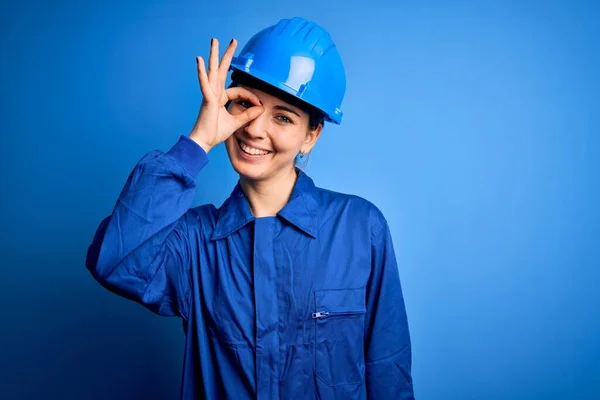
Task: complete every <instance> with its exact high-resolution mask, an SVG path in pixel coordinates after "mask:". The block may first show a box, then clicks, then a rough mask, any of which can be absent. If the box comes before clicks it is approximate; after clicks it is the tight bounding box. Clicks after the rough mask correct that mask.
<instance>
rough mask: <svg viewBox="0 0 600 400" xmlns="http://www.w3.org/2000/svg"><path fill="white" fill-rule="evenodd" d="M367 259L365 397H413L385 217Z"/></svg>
mask: <svg viewBox="0 0 600 400" xmlns="http://www.w3.org/2000/svg"><path fill="white" fill-rule="evenodd" d="M381 218H382V219H383V217H381ZM371 260H372V269H371V276H370V278H369V282H368V284H367V294H366V296H367V298H366V301H367V313H366V315H365V330H366V331H365V369H366V371H365V373H366V383H367V393H368V395H367V398H369V399H382V400H383V399H386V400H389V399H402V400H409V399H414V391H413V382H412V376H411V364H412V352H411V341H410V335H409V329H408V321H407V315H406V309H405V305H404V298H403V294H402V288H401V285H400V276H399V273H398V266H397V263H396V256H395V252H394V246H393V243H392V238H391V234H390V230H389V227H388V225H387V223H386V222H385V220H384V221H383V226H382V227H381V228H380V229H379V231H378V232H377V233H376V234H374V235H373V238H372V242H371Z"/></svg>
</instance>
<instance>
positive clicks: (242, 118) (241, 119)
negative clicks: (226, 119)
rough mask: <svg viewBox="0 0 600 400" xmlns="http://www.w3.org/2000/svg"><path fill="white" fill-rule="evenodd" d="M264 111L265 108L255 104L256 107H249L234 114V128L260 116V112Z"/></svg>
mask: <svg viewBox="0 0 600 400" xmlns="http://www.w3.org/2000/svg"><path fill="white" fill-rule="evenodd" d="M264 111H265V109H264V108H263V107H261V106H257V107H252V108H249V109H247V110H246V111H244V112H243V113H241V114H238V115H234V116H233V119H234V120H235V124H234V125H235V128H234V130H238V129H239V128H241V127H242V126H244V125H246V124H247V123H249V122H251V121H252V120H254V119H256V118H258V117H259V116H260V114H262V113H263V112H264Z"/></svg>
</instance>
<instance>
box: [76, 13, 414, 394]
mask: <svg viewBox="0 0 600 400" xmlns="http://www.w3.org/2000/svg"><path fill="white" fill-rule="evenodd" d="M235 48H236V41H235V40H232V42H231V43H230V44H229V46H228V48H227V50H226V52H225V54H224V55H223V58H222V60H221V61H220V63H219V60H218V54H219V44H218V42H217V40H213V41H212V45H211V51H210V56H209V63H208V72H206V68H205V64H204V61H203V59H202V58H198V59H197V63H198V77H199V81H200V87H201V90H202V94H203V101H202V105H201V107H200V112H199V114H198V118H197V121H196V123H195V126H194V128H193V129H192V132H191V133H190V135H189V136H181V137H180V139H179V140H178V142H177V143H176V144H175V145H174V146H173V147H172V148H171V149H170V150H169V151H167V152H165V153H163V152H159V151H154V152H150V153H148V154H147V155H146V156H145V157H143V158H142V159H141V160H140V161H139V163H138V164H137V165H136V166H135V168H134V170H133V172H132V173H131V175H130V177H129V179H128V180H127V183H126V185H125V187H124V189H123V191H122V192H121V194H120V196H119V198H118V200H117V203H116V206H115V208H114V209H113V212H112V214H111V215H110V216H109V217H107V218H106V219H105V220H104V221H103V222H102V223H101V224H100V227H99V228H98V231H97V233H96V235H95V237H94V240H93V243H92V244H91V246H90V248H89V251H88V258H87V266H88V268H89V270H90V271H91V273H92V274H93V276H94V277H95V279H97V280H98V281H99V282H100V283H101V284H102V285H103V286H104V287H106V288H108V289H109V290H111V291H113V292H115V293H117V294H119V295H122V296H124V297H126V298H129V299H132V300H134V301H136V302H139V303H140V304H142V305H144V306H145V307H147V308H149V309H150V310H152V311H153V312H155V313H157V314H159V315H165V316H179V317H181V318H182V320H183V326H184V330H185V334H186V342H185V343H186V345H185V362H184V364H185V365H184V372H183V382H182V390H181V397H182V398H184V399H195V398H209V399H221V398H232V399H245V398H260V399H279V398H282V399H309V398H320V399H334V398H335V399H364V398H369V399H399V398H400V399H411V398H413V397H414V396H413V389H412V379H411V372H410V371H411V346H410V339H409V332H408V326H407V318H406V313H405V307H404V301H403V296H402V291H401V287H400V281H399V276H398V269H397V265H396V260H395V255H394V249H393V245H392V240H391V237H390V231H389V228H388V225H387V223H386V220H385V218H384V217H383V215H382V214H381V212H380V211H379V210H378V209H377V208H376V207H375V206H374V205H372V204H371V203H369V202H368V201H366V200H364V199H361V198H359V197H356V196H350V195H344V194H340V193H335V192H332V191H327V190H324V189H320V188H317V187H315V185H314V183H313V181H312V180H311V179H310V178H309V177H308V176H307V175H306V174H305V173H304V172H303V171H302V170H300V169H299V168H298V167H297V166H296V164H295V163H296V161H297V156H298V155H299V157H300V158H301V157H303V155H305V154H308V153H309V152H310V151H311V149H312V148H313V147H314V145H315V144H316V143H317V140H318V138H319V135H320V134H321V131H322V128H323V124H324V122H332V123H340V121H341V116H342V113H341V111H340V105H341V102H342V99H343V96H344V91H345V74H344V69H343V66H342V62H341V59H340V57H339V54H338V52H337V50H336V48H335V45H334V43H333V42H332V41H331V38H330V36H329V34H328V33H327V32H326V31H325V30H323V29H322V28H321V27H319V26H318V25H316V24H314V23H311V22H308V21H306V20H303V19H300V18H294V19H291V20H282V21H280V22H279V23H278V24H276V25H274V26H272V27H269V28H267V29H265V30H263V31H261V32H259V33H258V34H256V35H255V36H254V37H253V38H252V39H251V40H250V41H249V42H248V44H247V45H246V46H245V47H244V49H243V50H242V51H241V54H240V56H239V57H236V58H233V54H234V51H235ZM230 69H231V70H233V73H232V81H233V84H232V85H231V87H229V88H228V89H225V87H224V84H225V81H226V78H227V74H228V71H229V70H230ZM220 143H225V145H226V148H227V153H228V155H229V159H230V161H231V163H232V165H233V167H234V169H235V170H236V172H237V173H239V176H240V179H239V182H238V184H237V185H236V187H235V188H234V190H233V193H232V194H231V196H230V197H229V198H228V199H227V200H226V201H225V202H224V204H223V205H222V206H221V207H220V208H216V207H214V206H213V205H205V206H200V207H191V206H192V202H193V200H194V198H195V194H196V182H197V181H196V177H197V175H198V174H199V172H200V171H201V169H202V168H203V167H204V166H205V165H206V163H207V162H208V156H207V154H208V153H209V152H210V151H211V149H212V148H214V146H216V145H218V144H220ZM201 190H209V188H202V189H201Z"/></svg>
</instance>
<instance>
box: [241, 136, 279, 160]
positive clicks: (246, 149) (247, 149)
mask: <svg viewBox="0 0 600 400" xmlns="http://www.w3.org/2000/svg"><path fill="white" fill-rule="evenodd" d="M237 142H238V146H239V148H240V149H241V150H242V152H243V153H244V154H247V155H249V156H254V157H260V156H266V155H267V154H271V153H272V151H267V150H261V149H257V148H255V147H252V146H248V145H247V144H246V143H244V142H242V141H241V140H239V139H238V140H237Z"/></svg>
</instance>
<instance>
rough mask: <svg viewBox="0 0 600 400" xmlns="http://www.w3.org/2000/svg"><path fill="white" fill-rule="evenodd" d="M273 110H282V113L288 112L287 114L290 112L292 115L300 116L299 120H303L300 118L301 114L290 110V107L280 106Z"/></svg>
mask: <svg viewBox="0 0 600 400" xmlns="http://www.w3.org/2000/svg"><path fill="white" fill-rule="evenodd" d="M273 108H274V109H276V110H281V111H287V112H290V113H292V114H295V115H296V116H298V118H301V117H300V114H298V112H296V111H295V110H292V109H291V108H289V107H286V106H282V105H278V106H275V107H273Z"/></svg>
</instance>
